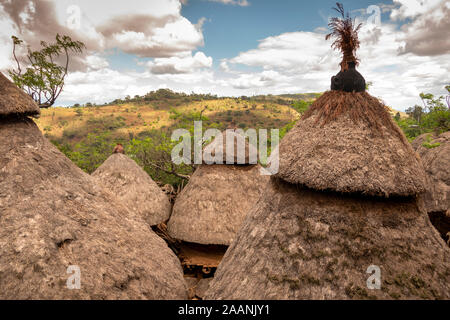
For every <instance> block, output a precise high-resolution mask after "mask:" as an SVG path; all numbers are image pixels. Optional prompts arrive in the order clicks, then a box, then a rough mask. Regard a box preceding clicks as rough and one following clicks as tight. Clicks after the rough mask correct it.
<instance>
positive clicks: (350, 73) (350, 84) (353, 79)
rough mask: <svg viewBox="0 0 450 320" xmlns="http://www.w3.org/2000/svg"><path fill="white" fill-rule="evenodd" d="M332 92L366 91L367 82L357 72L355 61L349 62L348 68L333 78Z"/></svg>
mask: <svg viewBox="0 0 450 320" xmlns="http://www.w3.org/2000/svg"><path fill="white" fill-rule="evenodd" d="M331 90H339V91H345V92H364V91H366V80H365V79H364V77H363V76H362V75H361V73H359V72H358V71H357V70H356V63H355V62H354V61H351V62H348V68H347V70H345V71H341V72H339V73H338V74H337V75H335V76H334V77H332V78H331Z"/></svg>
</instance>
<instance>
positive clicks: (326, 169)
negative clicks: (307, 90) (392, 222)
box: [276, 91, 425, 197]
mask: <svg viewBox="0 0 450 320" xmlns="http://www.w3.org/2000/svg"><path fill="white" fill-rule="evenodd" d="M279 153H280V169H279V172H278V174H277V175H276V176H277V177H279V178H281V179H283V180H285V181H287V182H289V183H293V184H300V185H304V186H306V187H308V188H311V189H315V190H332V191H338V192H345V193H361V194H366V195H376V196H385V197H388V196H410V195H416V194H419V193H421V192H423V191H424V190H425V175H424V171H423V168H422V165H421V163H420V161H419V160H418V158H417V156H416V154H415V152H414V150H413V149H412V147H411V145H410V144H409V143H408V142H407V140H406V138H405V136H404V134H403V133H402V132H401V130H400V129H399V128H398V126H397V125H396V124H395V123H394V122H393V120H392V119H391V116H390V114H389V112H388V110H387V109H386V108H385V107H384V105H382V104H381V103H380V102H379V100H378V99H376V98H374V97H372V96H370V95H369V94H368V93H366V92H361V93H347V92H343V91H328V92H326V93H325V94H323V95H322V96H321V97H320V98H319V99H317V100H316V101H315V102H314V104H313V105H312V107H311V109H310V110H309V111H308V112H307V113H306V114H305V115H304V116H303V117H302V119H301V120H300V121H299V122H298V123H297V124H296V126H295V127H294V128H293V129H292V130H291V131H290V132H289V133H288V134H287V135H286V136H285V137H284V139H283V140H282V142H281V143H280V150H279Z"/></svg>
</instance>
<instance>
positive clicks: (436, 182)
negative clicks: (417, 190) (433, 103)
mask: <svg viewBox="0 0 450 320" xmlns="http://www.w3.org/2000/svg"><path fill="white" fill-rule="evenodd" d="M413 147H415V148H416V151H417V152H418V153H419V155H420V157H421V158H422V163H423V166H424V168H425V173H426V174H427V191H426V193H425V195H424V200H425V206H426V208H427V211H428V212H444V213H445V212H447V213H448V215H450V131H448V132H445V133H443V134H441V135H440V136H438V137H436V136H433V134H424V135H421V136H419V137H417V138H416V139H415V140H414V141H413ZM448 231H450V230H448Z"/></svg>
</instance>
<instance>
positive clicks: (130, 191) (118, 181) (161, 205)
mask: <svg viewBox="0 0 450 320" xmlns="http://www.w3.org/2000/svg"><path fill="white" fill-rule="evenodd" d="M92 176H94V177H95V178H96V179H97V180H98V181H99V182H100V184H101V185H102V186H103V187H104V188H106V189H108V190H109V191H110V192H111V193H112V194H114V195H115V196H116V198H117V200H118V201H120V202H121V203H122V204H124V205H125V206H126V207H127V208H128V209H129V210H132V211H134V212H135V213H137V214H139V215H140V216H141V217H143V218H144V220H145V221H147V223H148V224H149V225H150V226H154V225H157V224H159V223H161V222H165V221H167V220H168V219H169V216H170V210H171V204H170V202H169V199H168V198H167V196H166V194H165V193H164V192H163V191H162V190H161V189H160V188H159V187H158V185H157V184H156V183H155V182H154V181H153V180H152V178H151V177H150V176H149V175H148V174H147V173H146V172H145V171H144V170H143V169H142V168H141V167H140V166H139V165H138V164H137V163H136V162H135V161H133V160H132V159H130V158H129V157H127V156H126V155H125V154H122V153H115V154H113V155H111V156H110V157H109V158H108V159H107V160H106V161H105V162H104V163H103V164H102V165H101V166H100V167H99V168H98V169H97V170H96V171H95V172H94V173H93V174H92Z"/></svg>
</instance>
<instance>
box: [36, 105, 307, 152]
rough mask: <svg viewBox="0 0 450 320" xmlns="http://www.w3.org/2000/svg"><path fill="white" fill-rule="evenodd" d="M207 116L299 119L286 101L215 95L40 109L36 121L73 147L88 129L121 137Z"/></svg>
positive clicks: (240, 120) (217, 120) (270, 124)
mask: <svg viewBox="0 0 450 320" xmlns="http://www.w3.org/2000/svg"><path fill="white" fill-rule="evenodd" d="M201 112H203V113H202V115H203V116H206V117H207V118H208V120H209V121H208V123H207V124H205V125H208V124H213V125H214V127H218V128H219V129H226V128H228V127H241V128H255V129H258V128H267V129H272V128H281V127H283V126H285V125H287V124H288V123H290V122H292V121H295V120H297V119H298V118H299V114H298V113H297V112H296V111H295V110H293V109H292V108H291V107H290V106H288V105H280V104H277V103H273V102H270V101H269V102H260V101H251V100H250V101H245V100H241V99H232V98H225V99H215V100H206V101H192V102H188V103H183V101H178V100H176V101H172V103H171V101H167V100H165V101H152V102H151V103H146V102H143V103H133V102H130V103H124V104H120V105H106V106H95V107H77V108H63V107H55V108H50V109H44V110H42V115H41V118H40V119H38V120H37V121H36V122H37V124H38V126H39V128H40V129H41V131H43V132H44V133H45V135H46V136H47V137H49V138H50V139H52V140H56V141H58V142H59V143H68V144H70V145H74V144H76V143H77V142H79V141H81V140H83V139H84V138H85V137H87V135H88V134H90V133H102V132H105V131H108V132H111V133H112V134H113V136H115V137H117V138H121V139H129V138H130V137H136V136H139V135H140V134H142V133H145V132H146V131H149V130H153V129H157V130H165V131H171V130H172V129H175V128H177V127H178V122H179V118H180V117H181V116H185V118H189V117H193V119H192V122H193V121H194V120H195V119H194V118H195V115H197V116H199V114H200V113H201Z"/></svg>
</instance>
